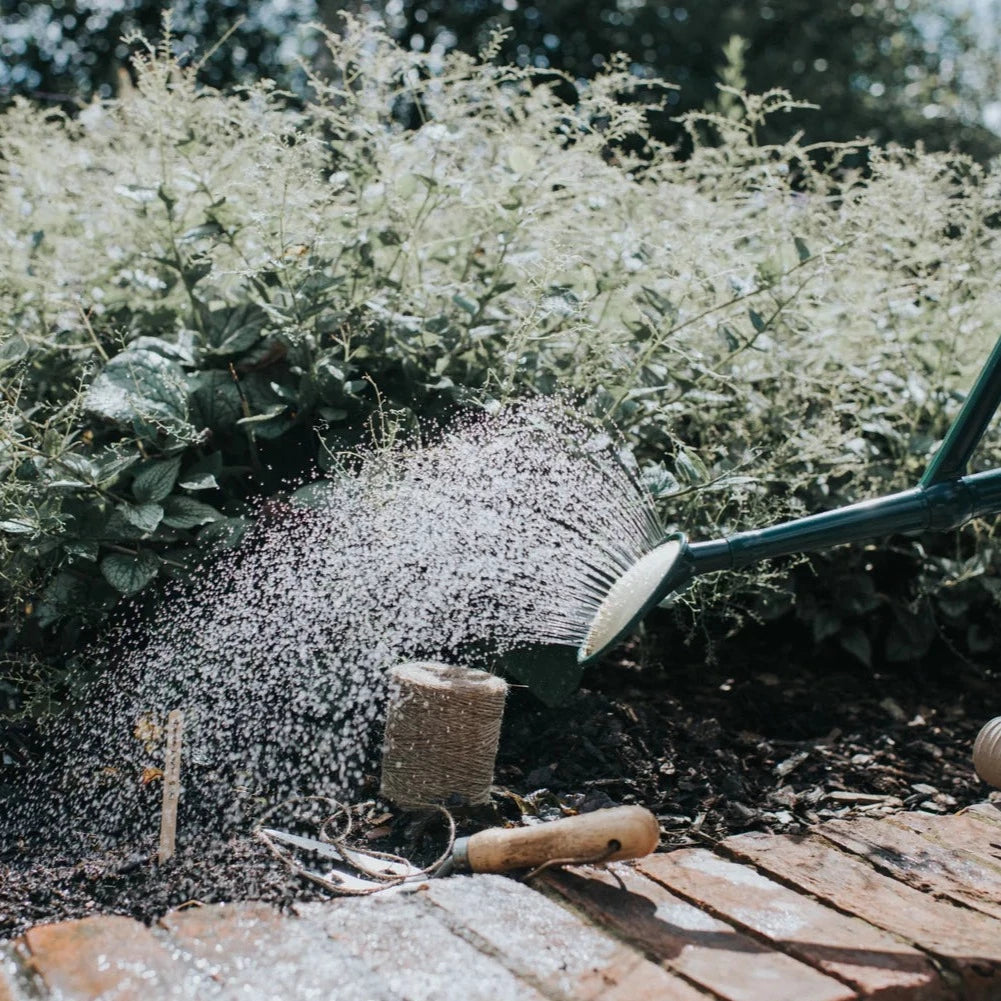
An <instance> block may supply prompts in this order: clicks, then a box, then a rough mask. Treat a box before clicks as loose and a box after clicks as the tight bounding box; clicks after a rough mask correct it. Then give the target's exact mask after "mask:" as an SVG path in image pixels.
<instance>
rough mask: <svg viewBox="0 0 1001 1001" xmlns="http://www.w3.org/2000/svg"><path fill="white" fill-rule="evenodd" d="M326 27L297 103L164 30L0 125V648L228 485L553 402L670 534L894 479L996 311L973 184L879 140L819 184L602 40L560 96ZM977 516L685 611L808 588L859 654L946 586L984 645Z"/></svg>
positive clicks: (903, 474) (165, 575) (824, 620)
mask: <svg viewBox="0 0 1001 1001" xmlns="http://www.w3.org/2000/svg"><path fill="white" fill-rule="evenodd" d="M327 45H328V57H327V61H328V63H329V66H330V68H331V69H330V72H329V74H327V75H325V76H324V78H322V79H321V78H316V79H314V80H313V81H312V84H313V88H314V95H315V96H314V98H313V99H312V100H311V102H309V103H308V104H307V105H305V106H304V107H302V108H301V109H299V110H296V111H291V110H289V109H288V108H287V107H286V106H285V104H284V102H283V100H282V98H281V97H280V95H278V94H277V93H276V92H275V90H274V88H273V87H271V86H270V85H269V84H259V85H256V86H253V87H251V88H249V89H247V90H246V91H244V92H241V93H239V94H233V95H226V94H222V93H219V92H216V91H214V90H212V89H209V88H203V87H199V86H198V85H197V84H196V81H195V72H194V70H193V69H192V68H186V67H183V66H180V65H178V64H177V62H176V61H175V60H174V59H173V57H172V56H171V55H170V51H169V44H167V45H165V46H164V47H162V48H160V49H157V50H152V49H149V48H144V49H142V50H141V51H140V53H139V57H138V59H137V62H136V75H137V88H136V90H135V92H134V93H130V94H129V95H127V96H124V97H123V98H122V99H121V100H120V101H117V102H107V103H104V104H93V105H91V106H90V107H89V108H88V109H86V111H85V112H84V113H82V114H81V115H79V116H77V117H76V118H75V119H68V118H65V117H63V116H62V115H60V114H54V113H46V112H44V111H40V110H39V109H38V108H36V107H34V106H32V105H30V104H28V103H26V102H23V101H18V102H15V104H14V105H13V106H12V107H11V108H10V109H9V110H8V111H7V113H6V114H5V115H4V116H3V118H2V120H0V174H2V177H0V255H2V259H0V317H2V320H0V380H2V383H0V385H2V388H0V394H2V401H0V474H2V475H0V484H2V485H0V572H2V577H3V580H2V589H3V599H4V603H5V606H6V608H7V614H8V617H9V621H10V626H9V634H10V635H9V639H8V647H12V646H15V645H20V646H22V647H24V648H27V647H30V646H36V647H42V648H44V649H46V650H48V651H50V652H51V651H56V650H59V649H60V645H62V647H63V648H67V649H68V648H69V647H70V646H71V645H72V644H73V643H74V642H75V641H76V639H77V637H78V636H79V634H80V630H81V629H82V628H84V627H85V626H87V625H88V624H92V623H95V622H98V621H100V620H101V617H102V616H103V615H106V614H107V612H108V611H109V610H110V609H112V608H114V607H115V606H116V604H117V603H118V602H120V601H121V599H122V598H123V597H132V596H137V595H139V596H141V595H143V594H145V593H148V592H149V591H150V589H151V588H153V586H154V585H155V584H156V583H157V582H162V581H165V580H168V579H170V578H172V577H175V576H183V575H184V574H186V573H188V572H189V571H190V569H191V567H193V566H194V565H196V564H198V563H199V562H201V561H202V560H203V559H204V558H205V556H206V553H207V550H208V549H209V548H210V547H212V546H217V545H235V544H236V543H237V542H238V541H239V540H240V538H241V537H242V536H243V535H244V533H245V532H246V531H247V530H248V527H249V526H250V524H251V521H252V518H253V514H252V508H251V506H250V505H249V504H248V499H249V498H251V497H253V496H256V495H271V494H275V493H279V492H281V491H282V490H284V489H286V487H285V486H284V483H285V481H286V480H287V478H288V477H296V476H301V475H302V474H303V472H304V471H306V470H308V469H309V468H310V466H311V465H312V464H313V463H316V464H317V465H318V466H319V467H320V468H321V469H330V468H332V467H333V466H335V465H336V464H337V463H338V462H340V461H341V458H340V457H341V456H342V455H343V453H345V452H350V451H351V450H352V449H354V448H356V447H357V446H358V444H359V443H360V442H362V441H365V440H368V439H370V438H371V436H372V433H373V431H375V432H376V434H377V435H378V434H380V433H385V434H392V433H393V429H394V428H401V429H406V428H413V427H414V426H415V425H416V423H417V421H418V418H438V417H446V416H447V415H448V414H450V413H452V412H453V411H454V410H455V409H456V408H461V407H466V406H480V405H485V404H487V403H489V402H490V401H492V400H507V399H510V398H512V397H517V396H523V395H530V394H536V393H542V394H548V393H551V392H553V391H555V390H557V389H568V390H572V391H574V392H575V393H576V394H578V396H579V398H580V399H581V400H582V401H583V405H584V406H585V407H587V408H588V409H590V410H591V411H592V412H593V413H594V414H596V415H597V416H599V417H601V418H603V419H607V420H608V421H609V422H612V423H614V424H616V425H617V426H618V427H619V428H620V429H621V430H622V432H623V433H624V435H625V436H626V439H627V441H628V443H629V445H630V446H631V448H632V450H633V452H634V454H635V456H636V459H637V461H638V463H639V464H640V468H641V471H642V475H643V477H644V479H645V481H646V482H647V484H648V485H649V487H650V489H651V490H652V491H653V493H654V494H655V496H656V497H657V498H658V502H659V503H660V504H661V506H662V509H663V513H664V517H665V520H666V521H667V522H668V523H669V524H670V525H672V526H678V527H681V528H684V529H685V530H686V531H687V532H688V533H689V534H690V535H691V536H693V537H695V538H700V537H706V536H709V535H718V534H720V533H721V532H726V531H730V530H735V529H743V528H750V527H754V526H756V525H762V524H766V523H770V522H774V521H776V520H778V519H780V518H783V517H787V516H791V515H796V514H802V513H808V512H812V511H815V510H820V509H823V508H828V507H833V506H835V505H837V504H841V503H844V502H848V501H851V500H857V499H860V498H862V497H866V496H872V495H876V494H879V493H884V492H887V491H889V490H893V489H897V488H902V487H904V486H909V485H912V484H913V483H914V482H915V481H916V479H917V477H918V475H919V473H920V470H921V469H922V467H923V464H924V463H925V461H926V460H927V458H928V456H929V453H930V451H931V449H932V448H933V445H934V443H935V442H936V440H937V439H939V438H940V437H941V436H942V434H943V433H944V430H945V428H946V426H947V423H948V420H949V419H950V418H951V416H952V415H953V414H954V413H955V411H956V409H957V406H958V399H959V394H961V392H962V391H963V390H964V389H965V387H966V386H967V385H968V382H969V379H970V377H971V373H972V372H974V371H975V370H976V368H977V367H979V364H980V362H981V360H982V358H983V357H985V356H986V353H987V351H988V349H989V347H990V345H991V343H992V341H993V337H994V336H995V333H996V331H997V330H998V329H1001V324H999V323H998V320H999V312H1001V310H999V301H998V297H997V291H996V281H995V276H996V273H997V270H998V263H999V249H1001V248H999V243H998V237H997V229H996V227H995V222H996V219H995V213H996V206H997V196H998V193H999V188H1001V183H999V182H1001V174H999V172H998V171H997V170H996V169H994V168H991V169H987V168H983V167H980V166H978V165H976V164H974V163H973V162H971V161H970V160H968V159H966V158H963V157H950V156H946V155H943V154H927V153H922V152H907V151H899V150H896V151H887V150H881V149H878V148H873V149H871V150H870V151H869V157H868V159H869V172H868V174H867V176H866V177H864V178H863V177H861V176H857V175H856V174H854V173H852V172H851V171H850V170H848V169H846V168H845V167H844V165H843V161H844V158H845V157H848V156H850V155H851V154H852V153H853V152H854V151H855V150H856V147H854V146H838V145H828V146H826V147H825V149H824V152H825V154H826V157H825V161H826V162H827V163H828V166H827V167H825V168H820V167H818V166H817V165H816V163H817V160H816V158H815V157H814V155H813V154H814V153H815V152H816V147H815V146H812V145H810V144H803V143H802V142H801V141H800V140H799V139H798V138H791V139H788V140H785V141H782V142H780V143H772V142H768V141H766V140H765V139H764V138H763V137H764V136H766V135H768V134H771V132H772V131H774V129H773V127H772V126H771V125H770V124H769V123H771V122H772V121H773V120H774V119H776V118H777V119H778V120H779V121H781V120H782V119H783V116H784V115H785V114H786V113H787V109H790V108H796V107H798V106H799V105H798V104H797V103H796V102H794V101H792V99H791V98H790V97H789V95H788V94H786V93H785V92H784V91H780V90H772V91H768V92H766V93H764V94H762V95H757V96H756V95H748V94H746V93H744V92H743V91H741V90H738V89H736V88H734V89H731V90H728V91H727V92H726V96H727V101H726V102H714V103H713V105H712V106H711V107H710V108H709V110H707V111H706V112H705V113H700V114H694V113H693V114H691V115H688V116H686V117H685V118H684V120H683V125H684V127H685V128H686V129H687V130H688V131H689V134H690V135H691V137H692V146H693V149H692V153H691V155H690V156H687V157H686V158H684V159H679V158H678V157H677V156H676V155H675V154H674V152H673V151H672V150H671V149H668V148H666V147H664V146H662V145H660V144H659V143H657V142H656V141H654V140H653V139H651V138H650V136H649V117H650V115H653V114H656V113H657V108H658V107H659V103H658V102H657V101H653V99H652V98H650V100H651V102H652V103H651V104H650V105H649V106H647V105H646V104H644V103H641V102H640V101H639V99H638V98H639V97H640V96H642V95H650V94H653V93H655V92H657V93H659V94H660V95H662V96H663V95H665V94H669V93H671V92H672V91H671V90H670V89H669V86H668V85H667V84H660V83H658V82H657V81H653V80H650V79H643V80H638V79H637V78H636V77H635V76H634V75H633V74H632V73H631V72H630V69H629V67H628V64H627V63H626V62H624V61H619V60H612V61H611V62H610V64H609V65H608V66H607V67H606V69H605V71H604V72H603V73H601V74H600V75H599V76H597V77H596V78H595V79H594V80H593V81H592V82H591V83H590V84H588V85H586V86H585V85H583V84H582V85H580V88H579V93H578V99H577V101H576V103H574V104H567V103H566V102H565V101H564V100H563V99H562V98H561V97H560V96H559V94H558V93H557V92H556V90H555V87H556V86H557V85H558V83H559V81H558V80H557V81H554V85H553V86H549V85H547V84H544V83H543V84H540V83H538V82H537V81H536V80H534V79H532V78H531V77H530V76H529V75H528V74H527V73H526V72H525V71H522V70H519V69H518V68H516V67H511V66H506V65H493V64H492V63H490V62H489V61H487V62H480V61H477V60H474V59H472V58H471V57H468V56H465V55H462V54H458V53H457V54H454V55H452V56H450V57H448V58H446V59H444V61H442V59H441V57H440V55H439V54H429V55H427V56H425V55H422V54H419V53H414V52H405V51H403V50H401V49H400V48H398V47H397V46H396V45H395V44H393V43H392V42H391V41H390V40H389V39H388V38H387V37H386V36H384V35H381V34H378V33H373V32H371V31H368V30H364V29H362V28H361V27H359V26H358V25H355V24H353V23H351V24H349V25H348V29H347V31H346V33H345V34H344V36H343V37H342V36H337V35H330V36H329V37H328V39H327ZM623 96H626V97H631V98H632V99H631V100H629V101H623V100H622V98H623ZM646 99H647V98H644V100H646ZM410 119H416V120H417V121H418V123H419V124H418V126H417V127H416V128H414V129H409V130H405V129H404V128H403V127H402V126H401V124H400V123H401V121H403V120H410ZM629 148H632V149H637V150H640V151H641V152H642V157H640V156H638V155H637V156H633V155H631V154H629V153H628V152H625V151H624V150H626V149H629ZM998 458H999V446H998V441H997V438H996V437H991V439H990V440H989V442H988V443H987V450H986V452H985V455H984V460H983V461H985V462H995V461H997V460H998ZM987 532H988V529H987V527H986V526H983V525H977V526H973V527H972V528H970V529H968V530H967V531H966V532H965V533H963V534H961V535H958V536H956V537H950V539H949V540H947V541H946V542H938V543H935V545H937V546H938V548H930V547H931V545H932V544H931V543H928V542H926V543H925V548H923V549H922V548H920V547H919V546H918V544H917V543H901V542H900V541H899V540H897V541H896V542H895V543H894V545H896V546H897V547H898V548H900V547H902V550H903V553H904V555H903V556H899V558H897V557H894V559H895V561H896V562H895V563H894V566H897V567H898V568H899V567H904V568H906V570H907V575H906V576H904V577H902V578H901V579H905V580H909V581H913V582H914V588H913V590H909V589H908V588H907V587H906V586H904V587H902V586H901V584H900V581H899V580H898V581H897V582H896V583H895V584H894V585H892V586H891V587H889V588H888V589H884V587H883V585H882V584H880V586H878V587H876V586H875V585H874V584H873V583H872V580H870V578H871V577H872V576H873V574H877V573H882V572H883V570H882V569H881V568H882V567H883V564H884V563H886V560H887V559H888V556H887V554H889V553H891V550H890V549H888V548H886V547H887V545H888V544H884V543H881V544H880V548H879V549H878V550H876V551H874V552H875V555H872V554H868V555H865V556H864V557H859V556H858V554H856V553H855V551H854V550H851V551H849V552H850V553H852V554H855V555H853V556H851V557H850V558H846V557H845V556H843V555H841V554H835V556H833V557H830V558H828V564H829V567H830V568H832V569H829V570H827V571H825V573H824V575H823V577H827V578H829V579H830V581H836V582H837V585H836V587H835V586H834V585H833V584H828V583H824V580H823V579H821V583H820V584H817V585H816V586H814V587H811V585H810V581H811V580H813V579H812V578H809V577H803V578H802V579H799V580H796V581H793V582H792V583H790V581H789V580H788V579H787V577H788V575H787V572H786V570H785V569H783V568H777V569H776V568H771V569H768V570H767V571H760V572H755V573H754V574H753V575H744V576H740V575H724V576H721V577H720V578H719V579H717V580H715V581H709V582H707V583H704V584H703V585H702V586H701V587H700V588H698V589H696V590H695V591H694V592H693V595H694V596H695V598H696V599H697V600H698V601H699V602H700V604H701V607H702V608H703V609H711V608H716V609H718V610H720V611H721V612H723V613H725V614H726V615H728V616H730V620H731V623H732V624H734V625H739V621H740V619H741V617H742V616H747V615H750V616H753V617H764V616H769V615H777V614H779V613H781V612H784V611H786V610H788V609H789V607H790V605H791V603H792V600H793V595H794V594H795V593H796V591H797V589H798V591H799V594H800V595H801V596H802V600H801V601H800V603H799V605H798V614H799V615H800V616H801V617H802V618H803V619H804V621H806V622H807V624H808V625H811V628H812V629H813V634H814V636H815V637H816V639H817V640H818V642H831V641H835V642H836V641H838V640H840V641H841V642H842V643H843V644H844V645H845V646H846V648H847V649H849V650H850V652H852V653H853V654H854V655H856V656H858V657H860V658H861V659H863V660H865V659H867V658H870V657H874V653H873V651H874V650H876V649H877V648H878V649H879V650H881V651H882V652H881V653H880V655H882V654H883V653H885V654H886V655H887V656H897V655H898V654H901V655H902V652H903V651H904V645H903V641H902V640H901V637H902V636H906V637H907V642H908V643H910V644H911V646H910V647H908V648H907V649H908V650H910V651H911V652H912V653H913V652H920V651H919V650H918V647H919V646H921V642H922V641H920V640H921V636H922V635H923V634H922V633H921V632H920V631H917V630H914V629H911V628H909V627H908V625H907V623H908V622H909V621H910V620H907V619H906V615H907V614H913V615H915V616H917V617H918V618H921V619H922V620H925V619H927V616H926V615H925V612H924V611H923V610H922V607H923V606H921V602H927V601H930V600H931V599H930V598H929V597H927V596H928V595H929V594H931V593H932V592H933V591H936V590H940V585H941V584H942V582H943V581H945V582H946V583H947V584H948V587H947V589H946V591H945V592H943V594H944V595H946V597H941V596H940V597H939V598H937V599H936V604H935V609H936V614H937V615H938V616H939V619H938V621H939V622H940V624H941V625H942V628H944V629H945V630H946V631H947V632H948V633H949V635H950V636H956V635H959V634H962V635H963V636H964V637H966V636H968V637H969V639H970V648H971V649H974V648H975V649H977V650H980V649H982V648H983V647H984V646H985V645H986V644H987V643H989V642H990V636H989V634H988V633H987V631H986V630H984V629H983V628H982V621H983V619H982V611H983V609H984V608H985V607H987V604H988V603H989V602H993V600H994V598H995V594H994V582H995V580H996V578H995V576H994V563H993V562H992V561H991V559H990V558H988V556H987V555H985V554H988V553H992V552H993V550H992V549H991V548H990V547H987V546H985V544H984V541H983V536H984V534H985V533H987ZM893 552H895V550H894V551H893ZM852 559H854V560H855V563H852V562H851V560H852ZM860 560H861V561H862V562H859V561H860ZM870 564H871V565H872V566H873V567H874V568H875V569H873V570H870V569H868V566H869V565H870ZM817 565H821V564H817ZM796 572H799V571H796ZM888 579H889V578H888ZM867 581H868V583H867ZM848 594H852V595H855V596H856V597H855V598H853V599H852V602H854V603H852V602H848V603H847V604H846V603H845V600H844V596H845V595H848ZM858 595H861V597H857V596H858ZM856 599H857V600H856ZM811 602H812V604H811ZM873 610H876V611H881V610H885V611H886V616H884V619H880V620H879V621H880V623H883V624H882V625H880V627H879V628H880V629H883V632H882V633H880V634H879V635H875V634H870V633H869V632H866V625H865V623H866V621H867V620H866V619H865V618H864V616H866V615H869V614H870V613H871V612H872V611H873ZM887 616H888V617H889V618H892V619H893V622H896V624H897V626H898V627H899V628H897V630H896V632H894V631H893V628H892V622H891V623H890V624H886V623H887V622H889V619H887V618H886V617H887ZM900 616H905V618H904V619H901V618H900ZM978 616H980V618H978ZM893 617H896V618H893ZM977 622H980V623H981V627H980V628H979V631H978V628H976V623H977ZM835 623H836V625H835ZM884 625H885V629H884ZM856 629H857V630H861V632H862V637H861V638H860V637H859V633H858V631H856V632H853V631H852V630H856ZM866 644H868V645H866ZM894 644H895V645H894Z"/></svg>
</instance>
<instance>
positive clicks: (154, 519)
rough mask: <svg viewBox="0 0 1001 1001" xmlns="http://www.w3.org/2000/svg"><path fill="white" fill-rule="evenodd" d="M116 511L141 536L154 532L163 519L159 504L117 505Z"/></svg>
mask: <svg viewBox="0 0 1001 1001" xmlns="http://www.w3.org/2000/svg"><path fill="white" fill-rule="evenodd" d="M116 510H117V511H119V512H120V513H121V516H122V517H123V518H124V519H125V520H126V521H127V522H128V523H129V524H130V525H132V526H134V527H135V528H138V529H139V531H140V532H142V533H143V535H149V534H150V532H155V531H156V528H157V525H159V524H160V521H161V520H162V519H163V508H162V507H160V505H159V504H119V505H118V507H117V508H116Z"/></svg>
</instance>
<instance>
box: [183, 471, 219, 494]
mask: <svg viewBox="0 0 1001 1001" xmlns="http://www.w3.org/2000/svg"><path fill="white" fill-rule="evenodd" d="M177 485H178V486H179V487H180V488H181V489H182V490H218V489H219V484H218V483H217V482H216V478H215V477H214V476H213V475H212V474H211V473H189V474H188V476H186V477H185V478H184V479H183V480H181V482H180V483H178V484H177Z"/></svg>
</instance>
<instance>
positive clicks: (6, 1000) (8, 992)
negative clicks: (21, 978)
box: [0, 953, 14, 1001]
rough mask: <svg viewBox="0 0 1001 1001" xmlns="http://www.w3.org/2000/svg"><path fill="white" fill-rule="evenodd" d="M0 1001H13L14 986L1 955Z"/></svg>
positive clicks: (0, 954) (1, 954)
mask: <svg viewBox="0 0 1001 1001" xmlns="http://www.w3.org/2000/svg"><path fill="white" fill-rule="evenodd" d="M0 1001H14V986H13V984H12V983H11V981H10V976H9V974H8V972H7V964H6V963H5V962H4V956H3V953H0Z"/></svg>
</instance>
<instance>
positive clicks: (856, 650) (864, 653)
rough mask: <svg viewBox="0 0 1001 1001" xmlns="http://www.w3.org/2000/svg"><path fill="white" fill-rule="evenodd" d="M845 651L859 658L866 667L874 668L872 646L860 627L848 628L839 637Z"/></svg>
mask: <svg viewBox="0 0 1001 1001" xmlns="http://www.w3.org/2000/svg"><path fill="white" fill-rule="evenodd" d="M838 641H839V642H840V644H841V648H842V649H843V650H847V651H848V653H850V654H851V655H852V656H853V657H857V658H858V659H859V660H860V661H862V663H863V664H865V666H866V667H872V644H871V643H870V642H869V637H868V636H866V634H865V632H864V631H863V630H862V629H861V628H860V627H859V626H848V628H846V629H844V630H842V632H841V634H840V635H839V636H838Z"/></svg>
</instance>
